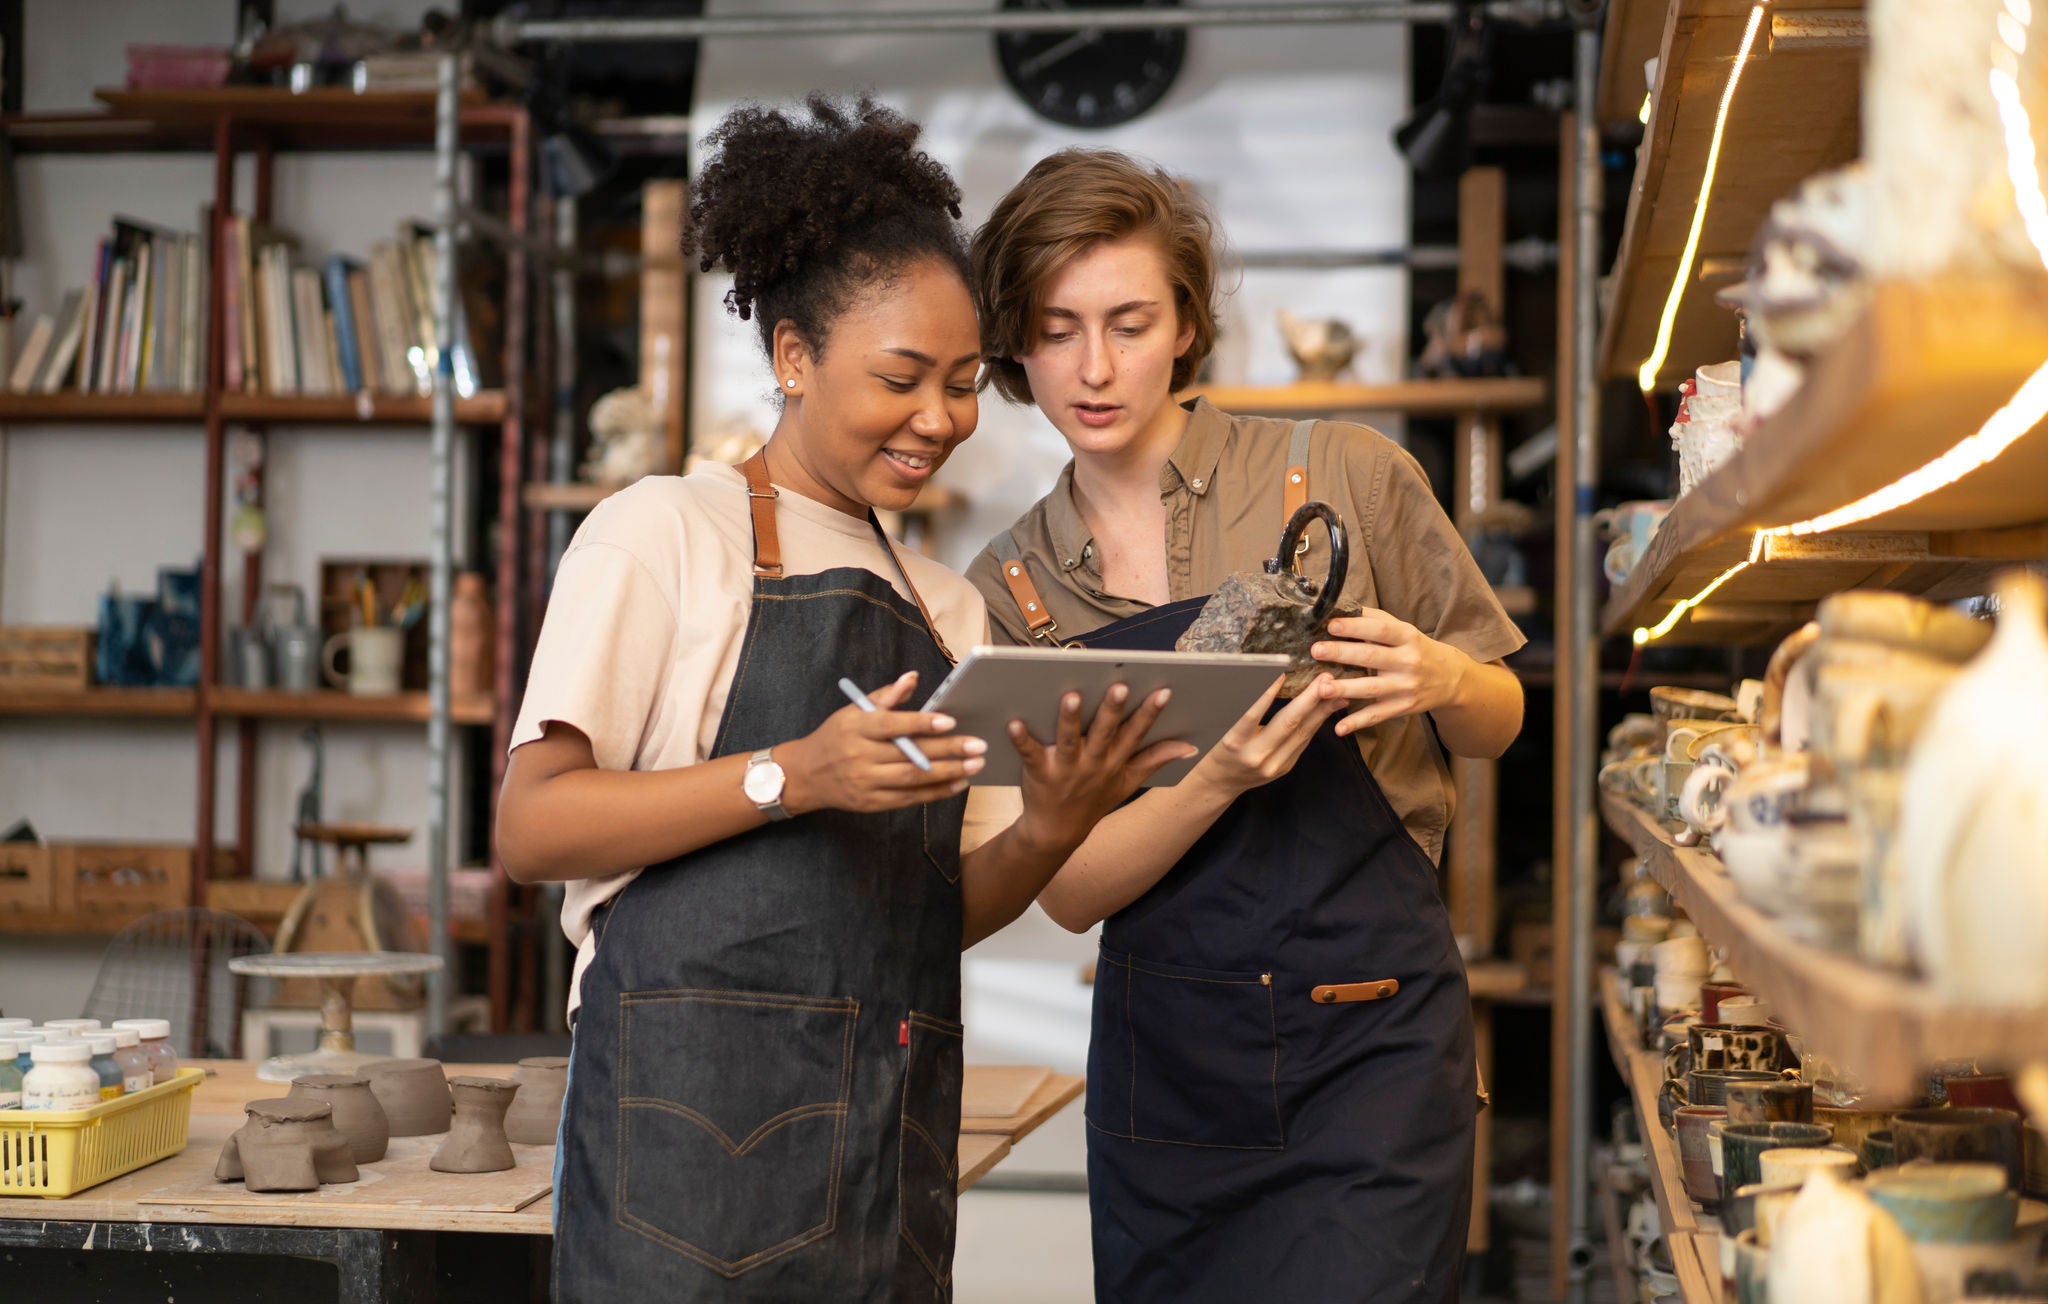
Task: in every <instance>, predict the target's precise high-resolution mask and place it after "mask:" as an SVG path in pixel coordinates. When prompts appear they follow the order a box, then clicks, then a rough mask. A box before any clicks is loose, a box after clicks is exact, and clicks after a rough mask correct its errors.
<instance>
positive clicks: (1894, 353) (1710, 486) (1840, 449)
mask: <svg viewBox="0 0 2048 1304" xmlns="http://www.w3.org/2000/svg"><path fill="white" fill-rule="evenodd" d="M1743 85H1744V89H1745V91H1746V90H1747V88H1748V82H1747V81H1745V82H1744V84H1743ZM2044 291H2048V277H2044V276H2041V275H2038V274H2036V275H2031V276H2019V275H2012V276H2008V277H2003V278H1998V279H1984V280H1980V279H1972V278H1965V277H1947V278H1941V279H1937V280H1933V281H1927V282H1919V283H1911V284H1908V283H1879V284H1877V285H1875V286H1873V287H1872V289H1871V299H1870V303H1869V305H1868V308H1867V309H1866V311H1865V312H1864V314H1863V315H1862V316H1861V317H1860V318H1859V319H1858V320H1857V321H1856V323H1855V324H1854V325H1853V326H1851V327H1850V328H1849V330H1848V331H1847V333H1845V334H1844V335H1843V337H1842V338H1841V339H1840V340H1838V341H1836V343H1835V345H1834V347H1832V348H1831V349H1829V350H1828V351H1827V352H1826V353H1824V354H1822V355H1821V356H1820V357H1819V358H1818V359H1816V360H1815V362H1814V365H1813V367H1812V369H1811V370H1810V371H1809V372H1808V374H1807V378H1806V384H1805V386H1804V387H1802V388H1801V389H1800V391H1799V392H1798V393H1797V394H1796V395H1794V396H1793V398H1792V400H1791V401H1790V402H1789V403H1787V404H1786V406H1785V407H1784V408H1783V409H1782V410H1781V411H1779V412H1778V413H1777V414H1776V415H1774V416H1772V417H1771V418H1770V419H1769V420H1768V421H1766V422H1764V423H1763V425H1762V426H1761V428H1760V429H1758V431H1757V432H1756V433H1755V434H1753V435H1751V436H1750V437H1749V438H1747V439H1746V440H1745V441H1744V442H1743V445H1742V448H1741V449H1740V451H1738V452H1737V453H1736V454H1735V456H1734V457H1733V458H1731V459H1730V460H1729V461H1728V462H1727V463H1726V464H1725V465H1723V466H1722V467H1721V468H1720V469H1719V470H1717V471H1716V472H1714V474H1712V475H1711V476H1709V477H1707V478H1706V479H1705V480H1704V481H1702V482H1701V483H1700V484H1698V485H1697V486H1695V487H1694V489H1693V491H1692V492H1691V493H1689V494H1687V495H1685V497H1683V498H1681V499H1679V500H1678V505H1677V506H1676V507H1674V508H1672V509H1671V514H1670V515H1668V516H1666V517H1665V518H1664V522H1663V524H1662V525H1661V526H1659V527H1658V530H1657V534H1656V536H1655V537H1654V538H1653V539H1652V540H1651V541H1650V547H1649V550H1648V551H1647V552H1645V553H1644V554H1643V557H1642V560H1641V561H1639V562H1638V563H1637V564H1636V566H1635V569H1634V570H1633V571H1632V572H1631V573H1630V575H1629V577H1628V581H1627V583H1625V584H1622V585H1621V586H1619V587H1618V588H1616V589H1615V591H1614V593H1613V594H1612V596H1610V597H1609V598H1608V600H1607V602H1606V605H1605V606H1604V607H1603V608H1602V609H1601V613H1600V625H1601V629H1602V631H1603V632H1604V633H1606V634H1609V635H1622V634H1627V633H1629V632H1630V631H1632V630H1634V629H1637V628H1641V627H1648V626H1653V625H1655V624H1657V622H1658V621H1660V620H1662V619H1663V618H1664V617H1665V615H1666V614H1668V613H1669V612H1670V611H1671V610H1672V608H1673V607H1675V606H1676V605H1677V604H1679V603H1680V602H1683V601H1686V600H1688V599H1690V598H1693V597H1695V596H1696V595H1698V594H1699V593H1701V592H1702V591H1703V590H1705V589H1706V588H1707V587H1708V586H1709V585H1710V584H1712V583H1713V582H1714V581H1715V579H1716V578H1717V577H1719V576H1721V575H1723V574H1726V573H1727V572H1728V571H1729V570H1730V569H1731V568H1733V567H1735V566H1736V565H1738V564H1739V563H1741V562H1743V561H1745V560H1747V559H1748V558H1749V557H1750V553H1751V547H1752V541H1753V538H1754V535H1755V532H1756V530H1758V529H1760V528H1770V527H1775V526H1782V525H1787V524H1791V523H1795V522H1800V521H1809V520H1814V519H1816V518H1818V517H1821V516H1823V515H1824V514H1826V513H1828V512H1832V511H1834V510H1836V509H1838V508H1841V507H1843V506H1845V505H1847V504H1850V503H1854V502H1857V501H1859V500H1861V499H1863V498H1864V497H1865V496H1866V495H1869V494H1872V493H1875V492H1876V491H1878V490H1880V489H1883V488H1884V487H1885V486H1887V485H1890V484H1892V483H1894V482H1896V481H1897V480H1899V479H1900V478H1901V477H1902V476H1905V475H1907V474H1909V473H1911V472H1913V471H1915V470H1917V469H1918V468H1920V467H1922V466H1924V465H1926V464H1927V463H1929V462H1931V461H1933V460H1934V459H1935V458H1937V457H1939V456H1941V455H1942V454H1943V453H1945V452H1947V451H1948V450H1949V449H1950V448H1952V447H1954V446H1955V445H1956V444H1957V443H1958V442H1960V441H1961V440H1963V439H1965V438H1967V437H1968V436H1970V435H1972V434H1974V433H1975V432H1976V431H1977V430H1978V429H1980V428H1981V427H1982V426H1983V425H1984V423H1985V421H1986V420H1988V419H1989V418H1990V417H1991V416H1992V415H1993V414H1994V413H1995V412H1997V411H1998V410H1999V409H2000V408H2002V407H2004V406H2005V405H2006V404H2007V403H2008V402H2009V401H2010V400H2011V399H2012V396H2013V394H2014V392H2015V391H2016V390H2018V389H2019V387H2020V385H2021V384H2023V383H2024V382H2025V381H2026V379H2027V378H2028V377H2029V376H2031V375H2032V374H2033V372H2034V370H2035V368H2037V367H2038V366H2040V363H2041V359H2042V358H2043V357H2048V293H2044ZM1716 311H1718V312H1722V314H1723V315H1724V316H1728V315H1729V314H1727V313H1726V311H1725V310H1722V309H1716ZM1731 320H1732V319H1731ZM1731 330H1732V327H1731ZM1723 356H1730V357H1732V356H1733V348H1732V345H1731V347H1730V349H1729V351H1728V353H1727V354H1726V355H1723ZM1702 360H1703V361H1713V360H1715V359H1713V358H1706V359H1702ZM2044 557H2048V429H2044V428H2038V427H2037V428H2036V429H2034V430H2032V431H2030V432H2028V433H2027V434H2025V435H2023V436H2021V437H2020V438H2019V439H2018V440H2017V441H2016V442H2014V443H2013V444H2012V446H2011V447H2009V448H2008V449H2006V451H2005V452H2004V453H2003V454H2002V455H2001V456H2000V457H1998V458H1997V459H1996V460H1995V461H1993V462H1991V463H1990V464H1989V465H1987V466H1985V467H1982V468H1980V469H1979V470H1976V471H1973V472H1971V473H1970V474H1968V475H1965V476H1963V477H1961V478H1960V479H1958V480H1956V481H1955V482H1954V483H1952V484H1948V485H1944V486H1942V487H1941V488H1938V489H1935V490H1934V491H1933V492H1931V493H1928V494H1927V495H1925V496H1924V497H1921V498H1918V499H1915V500H1914V501H1913V502H1910V503H1907V504H1906V505H1904V506H1902V507H1897V508H1894V509H1893V510H1891V511H1888V512H1883V513H1881V514H1879V515H1876V516H1873V517H1871V518H1869V519H1868V520H1863V521H1858V522H1856V523H1855V525H1854V526H1853V527H1849V528H1845V529H1843V530H1839V531H1831V532H1829V533H1826V534H1817V535H1815V534H1809V535H1804V536H1788V537H1784V538H1774V539H1769V540H1766V544H1765V548H1764V551H1763V553H1762V555H1761V557H1760V558H1759V559H1758V561H1757V562H1756V563H1754V564H1752V565H1750V566H1748V567H1746V568H1745V569H1743V570H1741V571H1739V572H1737V573H1736V574H1735V575H1733V576H1732V577H1731V578H1729V579H1728V580H1727V581H1726V582H1725V583H1723V584H1722V585H1721V586H1720V587H1719V588H1717V589H1715V590H1714V591H1713V593H1712V594H1711V595H1710V596H1709V597H1708V598H1707V599H1706V601H1704V602H1702V603H1701V604H1700V605H1699V606H1697V607H1695V608H1693V609H1692V610H1691V611H1689V612H1688V613H1687V614H1686V615H1685V616H1683V617H1682V618H1680V620H1679V622H1678V623H1677V624H1676V625H1675V626H1673V627H1672V629H1671V630H1670V632H1669V633H1667V634H1665V635H1664V636H1663V637H1662V638H1661V639H1659V640H1658V641H1659V642H1660V643H1665V644H1676V643H1718V644H1727V643H1760V642H1769V641H1775V640H1776V639H1778V638H1781V637H1782V636H1784V635H1785V634H1788V633H1790V632H1791V631H1792V630H1794V629H1796V628H1798V626H1799V625H1800V624H1801V623H1803V622H1804V621H1806V620H1807V619H1808V618H1809V617H1811V616H1812V614H1813V609H1814V606H1815V604H1816V603H1818V602H1819V600H1820V599H1821V598H1824V597H1826V596H1827V595H1829V594H1831V593H1836V592H1840V591H1841V590H1843V589H1853V588H1884V589H1895V590H1898V591H1899V592H1903V593H1914V594H1918V595H1920V596H1922V597H1925V598H1928V599H1930V600H1933V601H1937V602H1939V601H1949V600H1953V599H1956V598H1963V597H1969V596H1972V595H1975V594H1979V593H1988V592H1989V591H1990V588H1991V584H1990V581H1991V576H1992V574H1993V573H1994V572H1996V571H1997V570H1999V569H2001V568H2002V567H2006V566H2010V565H2012V564H2014V563H2016V562H2023V561H2033V560H2038V559H2041V558H2044Z"/></svg>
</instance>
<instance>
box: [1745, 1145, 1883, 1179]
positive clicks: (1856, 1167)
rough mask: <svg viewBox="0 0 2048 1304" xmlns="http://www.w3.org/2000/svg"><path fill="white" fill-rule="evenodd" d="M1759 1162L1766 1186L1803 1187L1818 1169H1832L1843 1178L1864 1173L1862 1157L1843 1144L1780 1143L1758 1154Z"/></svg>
mask: <svg viewBox="0 0 2048 1304" xmlns="http://www.w3.org/2000/svg"><path fill="white" fill-rule="evenodd" d="M1756 1165H1757V1171H1758V1172H1760V1173H1761V1174H1762V1175H1763V1177H1762V1180H1763V1184H1764V1185H1765V1186H1804V1185H1805V1184H1806V1179H1807V1178H1809V1177H1811V1176H1813V1173H1814V1170H1815V1169H1819V1168H1829V1169H1833V1170H1834V1172H1835V1175H1836V1176H1838V1177H1840V1178H1842V1179H1843V1180H1844V1181H1848V1180H1850V1179H1852V1178H1855V1177H1859V1176H1861V1175H1862V1173H1863V1161H1862V1159H1861V1158H1859V1157H1858V1156H1857V1154H1856V1152H1855V1151H1854V1150H1850V1149H1847V1148H1845V1147H1843V1146H1781V1147H1779V1148H1778V1149H1776V1150H1766V1151H1764V1152H1763V1153H1762V1154H1760V1155H1758V1156H1757V1157H1756Z"/></svg>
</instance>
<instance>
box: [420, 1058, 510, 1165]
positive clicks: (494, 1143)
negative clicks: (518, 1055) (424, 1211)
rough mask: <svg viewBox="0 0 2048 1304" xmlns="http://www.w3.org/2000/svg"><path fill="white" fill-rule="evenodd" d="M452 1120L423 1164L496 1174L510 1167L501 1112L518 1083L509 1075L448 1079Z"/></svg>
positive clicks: (508, 1145) (507, 1142)
mask: <svg viewBox="0 0 2048 1304" xmlns="http://www.w3.org/2000/svg"><path fill="white" fill-rule="evenodd" d="M448 1089H449V1090H450V1091H451V1092H453V1093H454V1096H455V1123H454V1125H453V1126H452V1127H450V1128H449V1129H448V1139H447V1140H446V1141H443V1142H442V1143H441V1148H440V1149H439V1150H436V1151H435V1152H434V1157H433V1158H432V1159H431V1160H429V1161H428V1162H427V1167H429V1168H431V1169H433V1170H434V1171H435V1172H437V1173H497V1172H503V1171H504V1170H505V1169H507V1168H510V1167H512V1165H513V1163H514V1160H513V1158H512V1143H511V1142H509V1141H507V1140H506V1139H505V1111H506V1110H507V1109H509V1108H510V1107H511V1105H512V1096H513V1093H515V1092H517V1091H518V1090H519V1084H518V1083H517V1082H514V1081H512V1080H511V1079H510V1078H450V1079H448Z"/></svg>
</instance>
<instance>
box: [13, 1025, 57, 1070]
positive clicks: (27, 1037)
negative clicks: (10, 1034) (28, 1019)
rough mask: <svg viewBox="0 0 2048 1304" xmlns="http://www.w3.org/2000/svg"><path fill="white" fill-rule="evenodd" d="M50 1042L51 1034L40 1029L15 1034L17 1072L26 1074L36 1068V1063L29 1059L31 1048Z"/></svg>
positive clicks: (26, 1029)
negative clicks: (40, 1043)
mask: <svg viewBox="0 0 2048 1304" xmlns="http://www.w3.org/2000/svg"><path fill="white" fill-rule="evenodd" d="M48 1040H49V1034H48V1033H46V1032H44V1031H43V1030H42V1029H40V1028H23V1029H22V1030H21V1031H19V1032H17V1033H15V1034H14V1049H15V1052H16V1053H15V1056H14V1067H15V1069H16V1071H18V1072H20V1073H22V1074H26V1073H27V1072H28V1071H29V1070H30V1069H32V1068H34V1067H35V1064H34V1062H33V1061H31V1060H30V1059H29V1057H28V1052H29V1048H30V1047H31V1046H34V1045H36V1044H37V1043H39V1042H44V1041H48Z"/></svg>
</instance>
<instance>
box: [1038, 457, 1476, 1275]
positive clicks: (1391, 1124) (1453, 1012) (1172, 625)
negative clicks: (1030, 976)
mask: <svg viewBox="0 0 2048 1304" xmlns="http://www.w3.org/2000/svg"><path fill="white" fill-rule="evenodd" d="M1291 460H1292V461H1294V462H1295V463H1296V464H1297V466H1299V465H1305V463H1306V458H1305V457H1296V458H1294V459H1291ZM1006 565H1007V561H1006ZM1205 601H1206V599H1205V598H1190V599H1188V600H1186V601H1182V602H1176V603H1172V604H1170V605H1167V606H1162V607H1155V608H1153V609H1151V610H1148V611H1144V612H1140V613H1139V614H1137V615H1134V616H1130V617H1127V618H1125V619H1123V620H1120V621H1117V622H1115V623H1114V624H1111V625H1106V626H1103V627H1102V628H1100V629H1097V630H1095V631H1093V632H1092V633H1089V634H1086V635H1084V636H1083V637H1082V638H1081V639H1080V640H1079V641H1080V642H1082V643H1084V644H1085V645H1086V646H1088V647H1092V648H1128V649H1153V650H1164V649H1170V648H1172V647H1173V645H1174V641H1175V640H1176V639H1177V638H1179V636H1180V634H1181V632H1182V631H1183V630H1185V629H1186V628H1187V627H1188V625H1189V624H1190V623H1192V621H1193V620H1194V618H1195V615H1196V614H1197V613H1198V612H1199V611H1200V610H1201V607H1202V604H1203V603H1204V602H1205ZM1027 614H1028V613H1027ZM1274 709H1275V711H1276V712H1277V711H1278V710H1279V709H1280V707H1279V706H1277V705H1276V707H1275V708H1274ZM1341 718H1342V717H1341V716H1339V717H1334V718H1332V719H1331V720H1330V721H1329V722H1328V723H1327V724H1325V725H1324V726H1323V728H1322V730H1321V731H1320V732H1319V733H1318V734H1317V735H1316V737H1315V739H1314V740H1313V741H1312V742H1311V743H1310V744H1309V746H1308V748H1307V750H1306V751H1304V752H1303V754H1302V756H1301V758H1300V760H1299V761H1297V762H1296V763H1295V766H1294V768H1293V770H1291V771H1290V772H1289V773H1288V774H1287V775H1285V776H1284V777H1282V778H1280V779H1277V780H1275V781H1273V782H1272V783H1269V784H1266V785H1264V786H1262V787H1259V788H1255V789H1253V790H1251V791H1250V792H1247V793H1245V794H1244V795H1242V796H1241V797H1239V798H1238V799H1237V800H1236V801H1235V802H1233V803H1232V804H1231V805H1230V807H1229V809H1228V810H1226V811H1225V812H1224V814H1223V815H1222V817H1221V818H1219V819H1218V820H1217V821H1216V822H1215V824H1213V825H1212V826H1211V827H1210V828H1209V830H1208V832H1206V833H1205V834H1203V835H1202V837H1201V838H1200V839H1199V840H1198V841H1197V842H1196V843H1195V844H1194V846H1192V847H1191V848H1189V849H1188V852H1187V854H1186V855H1184V856H1183V857H1181V859H1180V861H1179V863H1177V864H1176V865H1175V866H1174V867H1173V868H1172V869H1171V870H1169V871H1168V872H1167V874H1166V876H1165V877H1164V878H1162V879H1161V880H1160V881H1159V882H1158V883H1157V884H1155V885H1154V886H1153V887H1152V889H1151V890H1150V891H1148V892H1147V893H1146V894H1145V895H1144V896H1142V897H1140V898H1138V900H1136V901H1134V902H1132V903H1131V904H1130V905H1129V906H1126V907H1125V908H1124V909H1123V910H1121V911H1119V912H1117V913H1116V914H1115V915H1112V916H1111V917H1110V918H1109V919H1108V920H1107V921H1106V922H1105V923H1104V925H1103V933H1102V953H1101V959H1100V963H1099V964H1098V965H1097V966H1096V976H1095V996H1094V1017H1093V1025H1092V1028H1091V1032H1090V1039H1089V1046H1088V1096H1087V1122H1088V1129H1087V1133H1088V1201H1089V1211H1090V1215H1091V1220H1092V1223H1093V1229H1094V1250H1095V1296H1096V1299H1097V1300H1098V1301H1102V1302H1103V1304H1251V1302H1253V1301H1261V1302H1263V1301H1275V1302H1276V1304H1277V1302H1280V1301H1285V1302H1286V1304H1338V1302H1339V1301H1371V1302H1372V1304H1395V1302H1396V1301H1399V1302H1400V1304H1420V1302H1423V1301H1427V1302H1428V1304H1438V1302H1439V1301H1443V1302H1450V1301H1455V1300H1456V1299H1457V1297H1458V1281H1459V1277H1460V1275H1461V1268H1462V1263H1463V1257H1464V1252H1465V1233H1466V1228H1467V1224H1468V1223H1469V1221H1470V1217H1471V1203H1472V1163H1473V1124H1474V1117H1475V1115H1476V1112H1477V1105H1478V1094H1477V1085H1478V1077H1477V1070H1476V1068H1475V1065H1474V1060H1473V1034H1472V1013H1471V1000H1470V994H1469V992H1468V990H1467V988H1466V983H1465V966H1464V961H1463V959H1462V958H1461V957H1460V955H1459V953H1458V947H1457V943H1456V941H1455V940H1454V938H1453V936H1452V931H1451V924H1450V917H1449V915H1448V913H1447V912H1446V911H1445V909H1444V906H1443V901H1442V898H1441V896H1440V895H1439V893H1438V890H1437V881H1436V866H1435V864H1434V863H1432V862H1431V860H1430V858H1429V857H1428V856H1427V855H1426V854H1425V853H1424V852H1423V851H1422V849H1421V848H1420V847H1418V846H1417V845H1416V843H1415V841H1414V839H1413V838H1411V837H1410V836H1409V835H1408V832H1407V830H1406V829H1405V828H1404V827H1403V826H1402V824H1401V821H1400V819H1399V817H1398V816H1396V815H1395V813H1394V810H1393V808H1392V807H1391V806H1390V805H1389V804H1388V802H1387V799H1386V796H1385V794H1383V793H1382V792H1381V791H1380V786H1379V784H1378V782H1376V781H1375V780H1374V778H1373V776H1372V773H1371V771H1370V770H1368V769H1367V767H1366V765H1365V761H1364V758H1363V757H1361V756H1360V755H1359V752H1358V745H1357V742H1356V740H1355V739H1349V738H1340V737H1338V736H1337V733H1336V723H1337V720H1338V719H1341Z"/></svg>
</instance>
